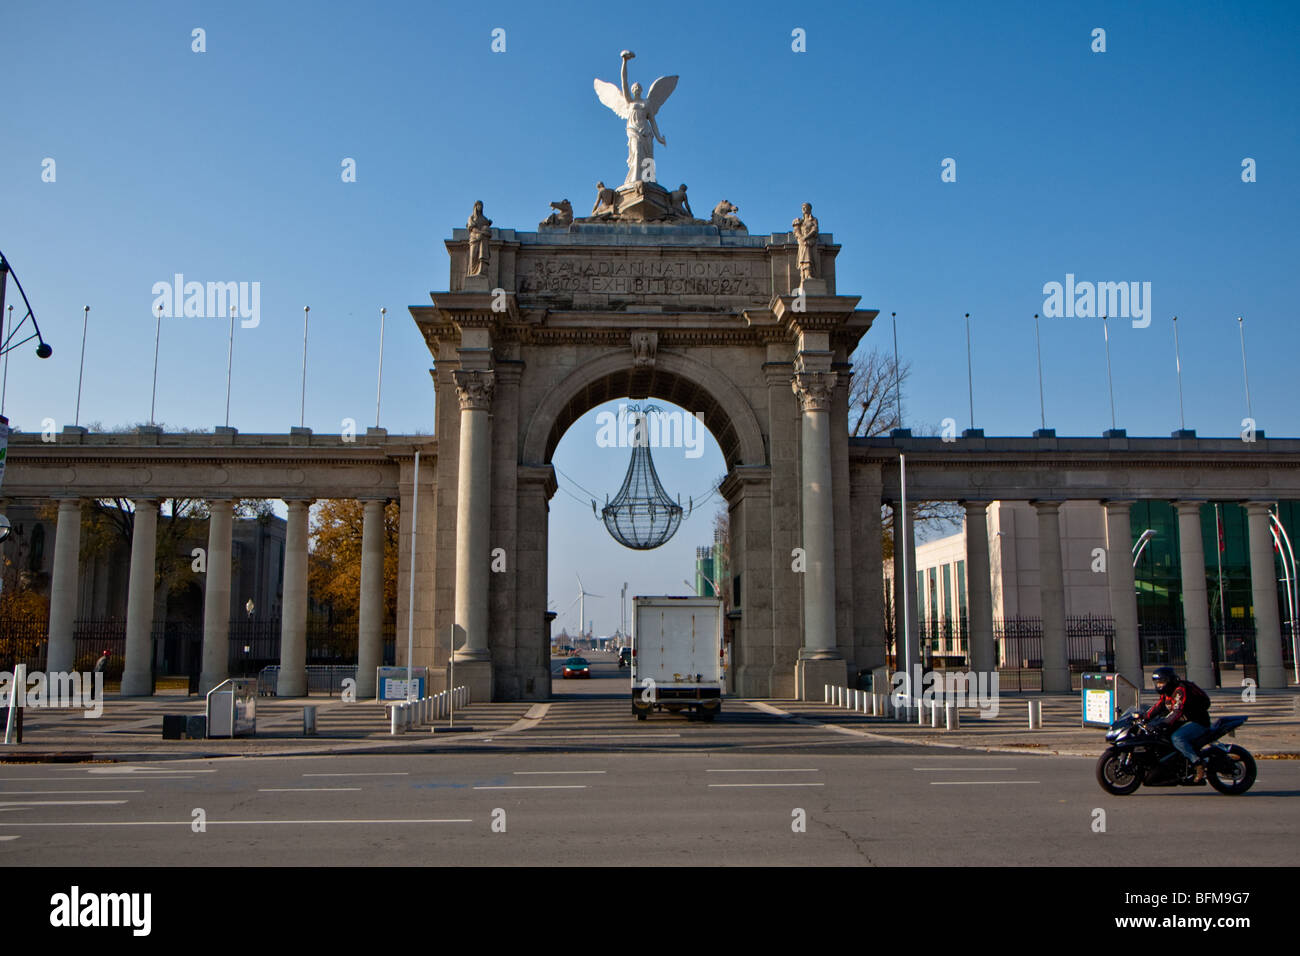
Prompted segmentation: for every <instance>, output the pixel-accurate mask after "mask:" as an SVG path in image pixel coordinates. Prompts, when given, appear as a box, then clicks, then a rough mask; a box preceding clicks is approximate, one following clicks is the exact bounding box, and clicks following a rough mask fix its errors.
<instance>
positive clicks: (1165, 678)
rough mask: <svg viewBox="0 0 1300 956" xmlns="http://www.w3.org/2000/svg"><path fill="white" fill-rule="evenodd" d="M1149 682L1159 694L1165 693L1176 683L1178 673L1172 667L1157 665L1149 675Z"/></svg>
mask: <svg viewBox="0 0 1300 956" xmlns="http://www.w3.org/2000/svg"><path fill="white" fill-rule="evenodd" d="M1151 683H1153V684H1155V687H1156V690H1157V691H1158V692H1159V693H1161V694H1167V693H1168V692H1169V691H1170V690H1171V689H1172V688H1173V686H1174V684H1176V683H1178V674H1177V672H1176V671H1175V670H1174V669H1173V668H1172V667H1157V668H1156V669H1155V673H1153V674H1152V675H1151Z"/></svg>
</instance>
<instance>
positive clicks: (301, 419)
mask: <svg viewBox="0 0 1300 956" xmlns="http://www.w3.org/2000/svg"><path fill="white" fill-rule="evenodd" d="M310 315H311V306H309V305H304V306H303V307H302V402H301V404H300V405H299V406H298V427H299V428H302V427H303V426H305V425H306V424H307V319H308V317H309V316H310Z"/></svg>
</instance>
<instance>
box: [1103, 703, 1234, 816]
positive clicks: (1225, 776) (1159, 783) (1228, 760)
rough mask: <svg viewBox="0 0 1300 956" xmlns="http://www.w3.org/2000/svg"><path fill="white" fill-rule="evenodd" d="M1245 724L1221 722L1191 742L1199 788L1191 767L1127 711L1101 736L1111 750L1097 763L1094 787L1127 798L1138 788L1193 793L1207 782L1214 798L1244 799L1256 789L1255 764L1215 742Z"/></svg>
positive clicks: (1163, 737)
mask: <svg viewBox="0 0 1300 956" xmlns="http://www.w3.org/2000/svg"><path fill="white" fill-rule="evenodd" d="M1248 719H1249V718H1247V717H1220V718H1219V719H1218V720H1217V721H1215V723H1214V726H1213V727H1209V728H1206V731H1205V733H1203V734H1202V735H1201V736H1200V737H1198V738H1197V739H1196V741H1195V747H1196V752H1197V754H1199V755H1200V757H1201V758H1202V759H1203V760H1205V761H1206V767H1205V779H1204V780H1202V781H1200V782H1199V783H1198V782H1197V781H1196V777H1195V769H1194V767H1193V766H1192V764H1191V762H1190V761H1188V759H1187V758H1186V757H1184V756H1183V755H1182V754H1181V753H1179V752H1178V751H1177V750H1176V749H1175V748H1174V745H1173V742H1172V741H1171V740H1170V739H1169V737H1168V735H1166V734H1162V733H1160V732H1159V731H1158V730H1156V729H1154V728H1152V727H1151V726H1150V725H1149V724H1147V722H1146V721H1144V720H1143V719H1142V711H1140V710H1139V709H1138V708H1136V707H1133V708H1130V709H1129V710H1127V711H1125V712H1124V714H1123V715H1122V716H1121V717H1120V718H1119V719H1118V720H1117V721H1115V723H1113V724H1111V725H1110V730H1109V731H1108V732H1107V734H1106V740H1107V742H1108V743H1109V744H1110V746H1109V747H1107V748H1106V751H1105V753H1103V754H1102V755H1101V758H1100V759H1099V760H1098V761H1097V782H1098V783H1099V784H1101V788H1102V789H1103V790H1105V791H1106V792H1107V793H1113V794H1115V796H1117V797H1122V796H1126V795H1127V794H1130V793H1132V792H1133V791H1135V790H1137V788H1138V787H1140V786H1142V784H1146V785H1147V786H1148V787H1195V786H1201V785H1203V784H1204V783H1206V782H1208V783H1209V784H1210V786H1211V787H1213V788H1214V789H1215V790H1217V791H1219V793H1226V794H1229V795H1235V794H1239V793H1245V792H1246V791H1247V790H1249V789H1250V788H1251V786H1252V785H1253V784H1254V783H1255V758H1254V757H1252V756H1251V755H1250V753H1249V751H1247V750H1246V748H1245V747H1238V746H1237V745H1236V744H1231V745H1229V746H1226V747H1225V746H1224V745H1223V744H1221V743H1217V741H1218V740H1219V738H1220V737H1223V736H1225V735H1227V734H1231V733H1234V732H1235V731H1236V729H1237V728H1238V727H1240V726H1241V725H1242V724H1244V723H1245V722H1246V721H1247V720H1248ZM1169 753H1172V754H1173V756H1172V757H1170V758H1169V759H1168V760H1165V761H1163V762H1162V761H1161V758H1162V757H1164V756H1165V755H1166V754H1169Z"/></svg>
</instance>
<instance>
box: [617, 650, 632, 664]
mask: <svg viewBox="0 0 1300 956" xmlns="http://www.w3.org/2000/svg"><path fill="white" fill-rule="evenodd" d="M631 663H632V648H630V647H622V648H619V652H618V666H619V667H627V666H629V665H630V664H631Z"/></svg>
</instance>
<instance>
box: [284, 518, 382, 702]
mask: <svg viewBox="0 0 1300 956" xmlns="http://www.w3.org/2000/svg"><path fill="white" fill-rule="evenodd" d="M285 504H286V505H287V506H288V508H289V520H288V522H287V527H286V528H285V542H284V603H283V604H282V605H281V616H280V679H279V681H278V682H277V684H276V688H275V695H276V696H277V697H306V696H307V508H308V506H309V505H310V504H311V502H310V501H303V500H297V501H285ZM364 533H365V529H364V527H363V529H362V534H363V535H364Z"/></svg>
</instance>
